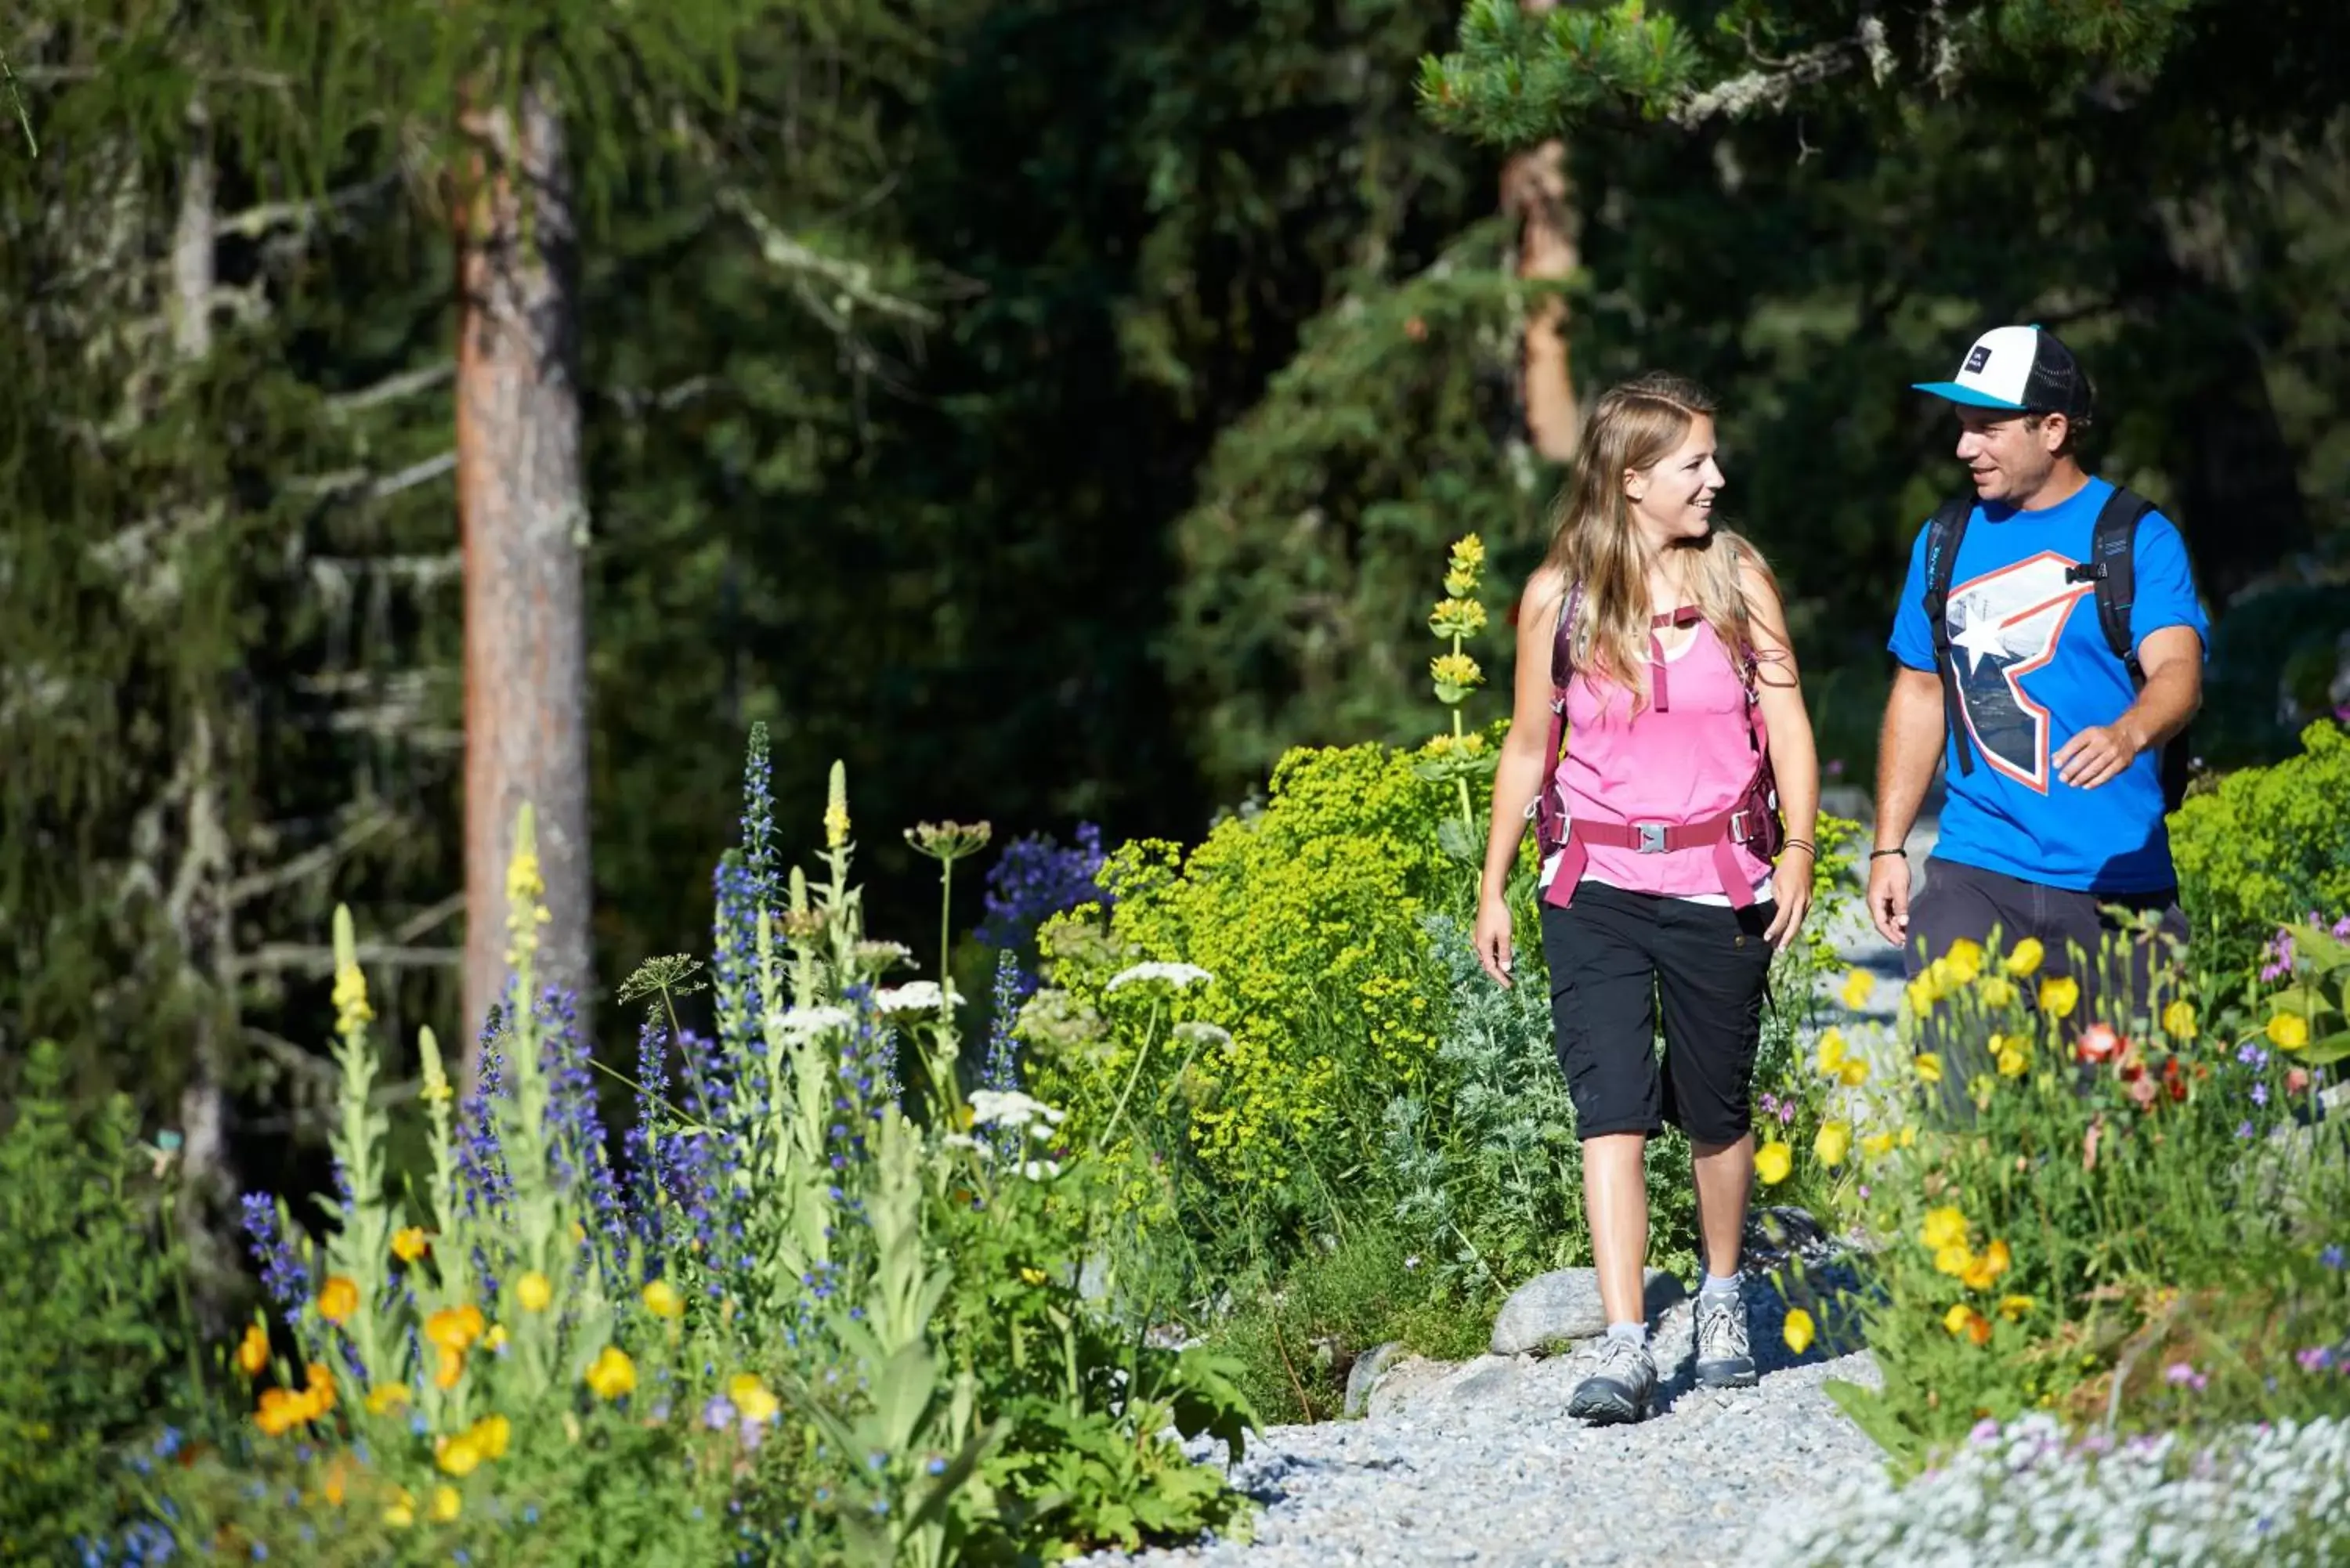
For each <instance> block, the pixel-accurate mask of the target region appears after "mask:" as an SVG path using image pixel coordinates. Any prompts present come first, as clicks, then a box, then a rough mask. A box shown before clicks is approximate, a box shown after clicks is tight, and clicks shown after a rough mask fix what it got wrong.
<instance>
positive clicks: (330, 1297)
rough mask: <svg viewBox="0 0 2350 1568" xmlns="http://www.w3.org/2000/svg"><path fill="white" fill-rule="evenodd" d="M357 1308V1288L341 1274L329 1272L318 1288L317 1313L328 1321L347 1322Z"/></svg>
mask: <svg viewBox="0 0 2350 1568" xmlns="http://www.w3.org/2000/svg"><path fill="white" fill-rule="evenodd" d="M357 1311H359V1286H358V1285H356V1284H354V1283H352V1282H351V1281H350V1280H349V1279H348V1278H347V1277H346V1276H344V1275H341V1274H329V1275H328V1276H327V1282H326V1283H325V1284H324V1285H321V1286H320V1287H319V1288H318V1315H319V1316H320V1317H322V1318H325V1319H326V1320H327V1321H328V1323H343V1322H347V1321H348V1319H349V1317H350V1315H351V1314H353V1313H355V1312H357Z"/></svg>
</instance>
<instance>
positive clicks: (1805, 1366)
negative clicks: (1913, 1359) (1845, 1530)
mask: <svg viewBox="0 0 2350 1568" xmlns="http://www.w3.org/2000/svg"><path fill="white" fill-rule="evenodd" d="M1747 1295H1748V1310H1749V1314H1750V1316H1751V1319H1752V1326H1753V1331H1754V1342H1755V1346H1754V1347H1755V1351H1756V1360H1757V1361H1758V1363H1759V1364H1760V1365H1761V1367H1762V1369H1763V1379H1762V1382H1761V1384H1760V1386H1757V1387H1754V1388H1750V1389H1739V1390H1732V1391H1729V1392H1720V1393H1716V1392H1707V1391H1703V1390H1700V1389H1698V1388H1696V1387H1694V1386H1692V1384H1691V1380H1690V1349H1691V1344H1690V1341H1691V1334H1690V1306H1689V1304H1688V1303H1681V1304H1679V1305H1678V1306H1674V1307H1671V1308H1669V1309H1667V1310H1666V1311H1665V1312H1664V1313H1663V1314H1661V1315H1660V1317H1659V1320H1658V1322H1657V1324H1656V1325H1655V1328H1654V1331H1653V1335H1654V1339H1655V1342H1656V1347H1657V1350H1658V1352H1659V1370H1660V1371H1662V1372H1664V1373H1665V1374H1666V1375H1667V1378H1668V1380H1667V1382H1666V1383H1665V1386H1664V1388H1663V1390H1662V1391H1661V1395H1660V1409H1659V1413H1658V1414H1656V1415H1654V1416H1651V1417H1649V1419H1648V1420H1647V1421H1645V1422H1643V1423H1641V1424H1639V1425H1638V1426H1634V1427H1587V1426H1586V1425H1585V1424H1584V1423H1583V1422H1581V1421H1577V1420H1575V1419H1573V1418H1571V1417H1568V1416H1567V1415H1566V1413H1565V1412H1566V1402H1567V1397H1568V1394H1569V1393H1570V1391H1571V1390H1572V1389H1573V1387H1574V1386H1575V1382H1576V1380H1577V1379H1578V1378H1579V1377H1580V1376H1582V1375H1583V1373H1584V1371H1585V1369H1586V1367H1587V1366H1588V1365H1589V1361H1590V1353H1589V1351H1588V1350H1585V1351H1580V1352H1577V1353H1575V1354H1574V1355H1566V1356H1561V1357H1556V1358H1552V1359H1544V1360H1536V1359H1533V1358H1529V1357H1500V1356H1482V1357H1480V1358H1479V1359H1477V1360H1475V1361H1471V1362H1468V1363H1465V1364H1459V1365H1450V1366H1448V1365H1445V1364H1441V1363H1430V1362H1419V1361H1406V1362H1402V1363H1400V1364H1399V1365H1398V1366H1396V1367H1395V1368H1394V1369H1393V1370H1391V1371H1390V1372H1389V1373H1388V1376H1387V1377H1386V1378H1385V1379H1383V1380H1382V1382H1381V1383H1380V1385H1379V1387H1378V1391H1377V1392H1376V1393H1375V1394H1374V1395H1373V1396H1372V1397H1371V1401H1370V1410H1369V1414H1368V1415H1367V1416H1366V1417H1364V1418H1363V1419H1360V1420H1354V1421H1327V1422H1322V1423H1319V1424H1316V1425H1314V1426H1307V1427H1275V1428H1270V1429H1268V1430H1267V1431H1266V1432H1264V1433H1263V1435H1262V1436H1261V1437H1260V1438H1259V1439H1258V1440H1257V1441H1256V1442H1255V1443H1254V1444H1252V1445H1251V1447H1250V1449H1249V1452H1248V1455H1247V1457H1246V1458H1245V1459H1243V1461H1242V1462H1241V1464H1240V1465H1239V1466H1238V1467H1237V1469H1235V1470H1234V1472H1233V1476H1234V1480H1235V1482H1236V1483H1237V1484H1238V1485H1239V1486H1240V1487H1241V1489H1242V1490H1244V1491H1246V1492H1248V1493H1249V1494H1250V1495H1252V1496H1253V1497H1254V1498H1256V1499H1257V1500H1258V1501H1259V1502H1261V1503H1262V1504H1263V1505H1264V1506H1263V1509H1262V1511H1261V1512H1260V1513H1259V1515H1258V1517H1257V1521H1256V1536H1255V1540H1254V1541H1253V1542H1251V1543H1248V1544H1242V1543H1239V1542H1208V1543H1206V1544H1202V1545H1197V1546H1189V1547H1183V1548H1179V1549H1173V1550H1164V1551H1156V1552H1145V1553H1142V1554H1141V1555H1139V1556H1138V1557H1133V1558H1128V1557H1121V1556H1110V1555H1105V1556H1101V1557H1098V1558H1096V1559H1094V1561H1096V1562H1098V1563H1106V1564H1107V1563H1142V1564H1172V1563H1204V1564H1228V1565H1232V1568H1290V1565H1293V1564H1294V1565H1295V1568H1307V1565H1308V1564H1313V1565H1316V1568H1318V1565H1322V1564H1331V1563H1364V1564H1378V1565H1381V1568H1389V1565H1392V1568H1419V1565H1420V1564H1432V1563H1479V1564H1483V1565H1487V1568H1535V1565H1538V1564H1561V1565H1565V1564H1568V1563H1575V1564H1601V1563H1607V1564H1625V1563H1672V1564H1676V1565H1683V1564H1687V1565H1702V1564H1714V1563H1720V1564H1731V1563H1740V1562H1741V1561H1742V1560H1743V1559H1744V1558H1745V1557H1746V1555H1747V1554H1748V1551H1749V1542H1750V1541H1751V1540H1752V1532H1754V1530H1755V1529H1756V1528H1757V1526H1758V1523H1759V1522H1760V1521H1761V1520H1762V1519H1763V1515H1764V1514H1765V1513H1766V1511H1769V1510H1771V1509H1772V1508H1773V1507H1774V1506H1781V1505H1786V1504H1791V1503H1792V1504H1796V1505H1798V1506H1799V1505H1800V1503H1801V1501H1802V1500H1803V1499H1804V1498H1805V1497H1807V1496H1811V1495H1814V1494H1815V1493H1817V1492H1818V1491H1819V1490H1821V1489H1822V1488H1823V1487H1824V1486H1825V1484H1826V1483H1827V1482H1828V1481H1829V1480H1832V1479H1835V1478H1838V1477H1841V1476H1844V1475H1846V1474H1849V1473H1850V1472H1851V1471H1852V1470H1853V1469H1855V1467H1859V1466H1868V1465H1873V1464H1875V1463H1876V1462H1877V1449H1876V1447H1875V1445H1874V1444H1872V1443H1870V1442H1869V1441H1868V1439H1867V1438H1864V1437H1862V1436H1861V1434H1860V1432H1859V1431H1858V1429H1857V1428H1855V1427H1854V1426H1853V1425H1852V1423H1851V1422H1850V1421H1849V1420H1848V1419H1847V1418H1846V1417H1845V1415H1844V1414H1843V1412H1842V1411H1840V1410H1838V1409H1837V1408H1836V1407H1835V1404H1834V1403H1833V1402H1832V1401H1830V1399H1829V1398H1828V1397H1827V1395H1826V1394H1825V1392H1823V1390H1822V1385H1823V1384H1824V1383H1825V1382H1826V1381H1827V1380H1828V1379H1830V1378H1835V1377H1840V1378H1846V1379H1849V1380H1851V1381H1855V1382H1859V1383H1866V1384H1872V1385H1873V1384H1874V1382H1875V1381H1876V1369H1875V1367H1874V1366H1873V1365H1872V1364H1871V1363H1870V1361H1869V1359H1868V1356H1867V1355H1866V1352H1860V1353H1856V1354H1849V1355H1842V1356H1839V1357H1836V1358H1834V1359H1829V1358H1826V1357H1825V1356H1823V1355H1821V1354H1820V1352H1819V1351H1818V1350H1817V1349H1814V1351H1813V1353H1812V1354H1811V1355H1807V1356H1804V1357H1800V1358H1799V1357H1795V1356H1793V1355H1790V1354H1789V1353H1788V1352H1787V1350H1786V1348H1785V1346H1784V1345H1783V1343H1782V1342H1781V1339H1780V1326H1781V1324H1782V1322H1783V1311H1784V1309H1783V1305H1782V1304H1781V1303H1780V1302H1779V1300H1778V1298H1777V1297H1776V1296H1775V1294H1773V1293H1772V1292H1771V1290H1770V1289H1769V1287H1768V1286H1767V1285H1765V1284H1763V1282H1760V1281H1752V1280H1750V1282H1749V1283H1748V1292H1747Z"/></svg>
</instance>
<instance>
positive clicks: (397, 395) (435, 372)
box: [327, 359, 457, 417]
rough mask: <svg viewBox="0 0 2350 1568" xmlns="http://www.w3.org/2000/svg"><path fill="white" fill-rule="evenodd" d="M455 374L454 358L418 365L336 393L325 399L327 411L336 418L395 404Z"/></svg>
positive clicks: (438, 384) (427, 389)
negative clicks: (355, 388)
mask: <svg viewBox="0 0 2350 1568" xmlns="http://www.w3.org/2000/svg"><path fill="white" fill-rule="evenodd" d="M456 373H457V362H456V361H455V360H453V359H443V360H442V361H441V362H440V363H438V364H435V365H424V366H421V367H419V368H418V369H413V370H402V371H400V373H399V374H398V375H396V376H387V377H385V378H384V379H382V380H380V381H378V382H377V383H375V385H373V386H371V387H362V388H360V389H359V390H358V391H356V392H338V393H337V394H336V395H335V396H333V397H330V398H328V400H327V411H328V413H330V414H334V415H337V416H338V417H340V416H345V415H349V414H357V413H364V412H366V411H367V410H369V409H377V408H381V407H382V406H383V405H384V404H386V403H390V402H396V401H398V400H400V399H402V398H411V397H414V396H415V395H416V394H417V393H419V392H429V391H431V390H432V389H434V388H436V387H438V386H440V385H441V384H442V382H443V381H446V380H448V379H450V378H451V377H452V376H454V375H455V374H456Z"/></svg>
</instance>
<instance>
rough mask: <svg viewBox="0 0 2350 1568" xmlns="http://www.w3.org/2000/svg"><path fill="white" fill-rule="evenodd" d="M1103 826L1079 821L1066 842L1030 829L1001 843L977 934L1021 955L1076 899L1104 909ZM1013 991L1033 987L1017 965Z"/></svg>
mask: <svg viewBox="0 0 2350 1568" xmlns="http://www.w3.org/2000/svg"><path fill="white" fill-rule="evenodd" d="M1102 860H1103V857H1102V846H1101V829H1100V828H1099V827H1097V826H1095V825H1094V824H1092V823H1090V822H1081V823H1079V824H1077V835H1076V844H1074V845H1072V846H1062V845H1061V844H1059V843H1057V842H1055V840H1054V839H1053V838H1052V836H1050V835H1047V834H1042V833H1031V834H1027V835H1024V836H1021V837H1019V838H1015V839H1014V840H1013V841H1012V842H1011V843H1009V844H1007V845H1005V846H1003V854H1002V855H1001V856H1000V857H997V859H996V862H995V864H994V865H993V866H992V867H989V868H988V872H987V888H986V892H985V895H984V897H983V907H984V909H985V910H986V916H985V918H984V919H982V920H981V921H980V925H979V929H978V931H977V933H976V935H977V936H978V938H979V940H981V941H982V942H983V943H984V944H985V945H987V946H989V947H992V948H994V949H997V950H999V951H1003V952H1007V953H1015V954H1024V953H1025V952H1026V951H1027V950H1028V949H1029V947H1030V945H1031V944H1032V943H1033V942H1034V941H1035V935H1036V929H1037V928H1038V927H1040V926H1042V925H1043V924H1044V923H1045V921H1046V920H1047V919H1051V918H1052V917H1053V916H1055V915H1057V914H1060V913H1062V912H1063V911H1064V910H1067V909H1076V908H1077V907H1078V906H1079V905H1080V904H1089V903H1098V904H1101V905H1103V906H1104V907H1105V908H1107V906H1108V904H1109V901H1110V899H1109V895H1108V894H1107V892H1105V891H1104V890H1103V889H1102V888H1101V886H1100V884H1099V883H1098V881H1097V877H1099V876H1100V875H1101V868H1102ZM1018 973H1019V980H1018V981H1017V984H1016V987H1015V989H1016V991H1017V992H1018V996H1019V998H1020V1000H1022V1001H1025V1000H1026V999H1027V998H1028V996H1029V994H1030V993H1031V992H1034V991H1035V989H1036V980H1035V976H1034V975H1033V974H1031V973H1029V972H1028V971H1027V968H1026V965H1025V964H1022V966H1021V967H1020V969H1019V971H1018Z"/></svg>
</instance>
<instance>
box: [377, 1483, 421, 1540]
mask: <svg viewBox="0 0 2350 1568" xmlns="http://www.w3.org/2000/svg"><path fill="white" fill-rule="evenodd" d="M383 1521H384V1522H385V1523H386V1524H388V1525H390V1526H391V1528H392V1529H394V1530H405V1529H407V1528H408V1527H409V1526H410V1525H411V1524H413V1523H415V1522H416V1499H415V1498H414V1497H413V1496H412V1495H411V1494H410V1493H409V1491H408V1490H406V1489H405V1488H402V1489H401V1490H399V1491H396V1492H394V1493H393V1494H392V1498H391V1501H390V1502H388V1503H386V1504H384V1506H383Z"/></svg>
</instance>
